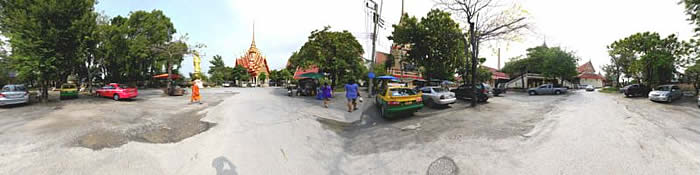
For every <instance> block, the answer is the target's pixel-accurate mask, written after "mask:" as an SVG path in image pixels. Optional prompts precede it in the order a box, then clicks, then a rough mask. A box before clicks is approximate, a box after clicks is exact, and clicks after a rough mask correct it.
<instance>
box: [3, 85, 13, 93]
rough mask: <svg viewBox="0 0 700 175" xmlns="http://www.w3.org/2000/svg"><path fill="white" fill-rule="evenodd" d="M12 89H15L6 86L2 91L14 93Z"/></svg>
mask: <svg viewBox="0 0 700 175" xmlns="http://www.w3.org/2000/svg"><path fill="white" fill-rule="evenodd" d="M12 89H13V88H12V86H4V87H2V91H3V92H9V91H12Z"/></svg>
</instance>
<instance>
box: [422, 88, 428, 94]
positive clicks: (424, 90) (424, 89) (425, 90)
mask: <svg viewBox="0 0 700 175" xmlns="http://www.w3.org/2000/svg"><path fill="white" fill-rule="evenodd" d="M421 92H423V93H426V94H429V93H430V88H423V89H421Z"/></svg>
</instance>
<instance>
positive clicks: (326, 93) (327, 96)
mask: <svg viewBox="0 0 700 175" xmlns="http://www.w3.org/2000/svg"><path fill="white" fill-rule="evenodd" d="M331 91H332V89H331V86H329V85H328V83H323V87H321V97H322V98H323V107H326V108H328V102H330V101H331V96H332V95H331Z"/></svg>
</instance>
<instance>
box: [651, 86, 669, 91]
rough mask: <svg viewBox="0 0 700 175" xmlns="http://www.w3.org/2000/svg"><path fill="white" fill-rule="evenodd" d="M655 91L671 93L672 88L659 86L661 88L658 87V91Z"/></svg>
mask: <svg viewBox="0 0 700 175" xmlns="http://www.w3.org/2000/svg"><path fill="white" fill-rule="evenodd" d="M654 90H657V91H671V88H670V87H668V86H659V87H656V89H654Z"/></svg>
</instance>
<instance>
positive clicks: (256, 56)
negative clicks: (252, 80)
mask: <svg viewBox="0 0 700 175" xmlns="http://www.w3.org/2000/svg"><path fill="white" fill-rule="evenodd" d="M253 30H255V29H253ZM236 65H240V66H243V67H245V68H246V69H248V73H249V74H250V75H251V76H253V77H257V76H258V75H260V74H261V73H263V72H264V73H265V74H267V75H270V68H269V67H268V65H267V59H266V58H265V56H263V55H262V53H261V52H260V50H259V49H258V48H257V47H256V46H255V31H253V41H252V42H251V44H250V48H248V51H247V52H246V53H245V54H244V55H243V56H241V57H239V58H238V59H236Z"/></svg>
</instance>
